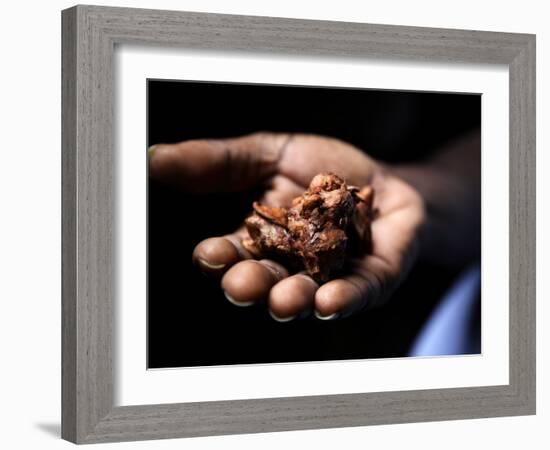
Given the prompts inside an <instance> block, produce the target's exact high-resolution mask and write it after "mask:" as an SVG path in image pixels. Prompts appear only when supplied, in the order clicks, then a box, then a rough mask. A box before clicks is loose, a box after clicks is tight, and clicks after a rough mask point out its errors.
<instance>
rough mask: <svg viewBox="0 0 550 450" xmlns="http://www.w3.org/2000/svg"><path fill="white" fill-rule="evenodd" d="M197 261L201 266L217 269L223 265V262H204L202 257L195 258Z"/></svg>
mask: <svg viewBox="0 0 550 450" xmlns="http://www.w3.org/2000/svg"><path fill="white" fill-rule="evenodd" d="M197 261H198V262H199V264H200V265H201V266H203V267H206V268H207V269H212V270H219V269H223V268H224V267H225V264H211V263H209V262H206V261H205V260H204V259H202V258H197Z"/></svg>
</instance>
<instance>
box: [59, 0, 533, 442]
mask: <svg viewBox="0 0 550 450" xmlns="http://www.w3.org/2000/svg"><path fill="white" fill-rule="evenodd" d="M62 31H63V43H62V53H63V56H62V81H63V88H62V106H63V112H62V120H63V130H62V131H63V136H62V146H63V156H62V174H63V185H62V196H63V198H62V205H63V218H62V227H63V230H62V232H63V247H62V257H63V263H62V267H63V280H62V327H63V330H62V410H63V411H62V437H63V438H64V439H67V440H69V441H72V442H75V443H95V442H110V441H127V440H141V439H160V438H176V437H189V436H208V435H220V434H233V433H258V432H272V431H283V430H299V429H316V428H328V427H330V428H333V427H348V426H362V425H370V424H388V423H403V422H420V421H431V420H451V419H466V418H480V417H495V416H511V415H526V414H534V413H535V36H534V35H528V34H511V33H495V32H484V31H465V30H450V29H435V28H418V27H408V26H390V25H371V24H360V23H342V22H329V21H309V20H296V19H281V18H270V17H248V16H233V15H220V14H204V13H189V12H176V11H157V10H145V9H128V8H111V7H98V6H75V7H73V8H70V9H67V10H65V11H63V13H62ZM120 43H139V44H155V45H157V46H165V47H183V48H192V49H199V50H200V49H216V50H240V51H244V52H246V51H255V52H265V53H267V54H282V55H289V54H293V55H319V56H339V57H354V58H366V57H376V58H382V57H383V58H392V59H408V60H411V59H412V60H424V61H438V62H467V63H482V64H505V65H507V66H508V68H509V86H510V91H509V95H510V97H509V101H510V118H509V126H510V130H509V133H510V161H509V167H510V192H509V196H510V197H509V202H510V203H509V207H510V208H509V211H510V223H509V229H510V241H509V243H510V279H509V293H510V298H509V302H510V303H509V318H510V321H509V362H510V366H509V384H507V385H501V386H484V387H468V388H450V389H428V390H415V391H401V392H377V393H361V394H342V395H320V396H304V397H284V398H270V399H249V400H232V401H213V402H194V403H173V404H161V405H136V406H116V407H115V406H114V402H113V398H114V396H113V379H114V373H113V362H112V358H113V350H112V347H113V346H112V343H113V313H114V309H113V300H114V288H113V285H114V262H113V253H112V247H113V240H114V236H113V229H114V227H113V217H114V213H113V208H114V196H113V186H114V181H113V177H114V171H113V160H114V155H113V149H114V145H113V141H114V139H113V118H114V117H113V96H114V92H113V52H114V47H115V44H120Z"/></svg>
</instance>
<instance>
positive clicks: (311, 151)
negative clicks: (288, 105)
mask: <svg viewBox="0 0 550 450" xmlns="http://www.w3.org/2000/svg"><path fill="white" fill-rule="evenodd" d="M149 170H150V175H151V176H152V177H154V178H156V179H159V180H164V181H167V182H171V183H174V184H177V185H179V186H181V187H182V188H183V189H185V190H187V191H191V192H214V191H237V192H239V191H244V190H247V189H252V188H257V187H258V186H263V187H264V188H265V189H264V193H263V195H262V197H261V198H260V199H259V200H260V201H261V202H262V203H265V204H268V205H270V206H285V207H288V206H290V203H291V201H292V199H293V198H295V197H297V196H299V195H301V194H302V193H303V192H304V190H305V189H306V188H307V186H308V185H309V183H310V181H311V179H312V178H313V177H314V176H315V175H316V174H318V173H321V172H333V173H335V174H337V175H338V176H340V177H341V178H343V179H345V181H346V182H347V183H348V184H352V185H356V186H364V185H367V184H370V185H372V186H373V187H374V190H375V192H376V195H375V199H374V208H375V210H377V215H376V218H375V220H374V221H373V223H372V251H371V253H369V254H366V255H363V256H361V257H358V258H354V259H350V260H349V261H348V262H347V264H346V267H345V274H344V275H342V276H341V277H340V278H337V279H333V280H330V281H328V282H327V283H325V284H323V285H321V286H319V285H318V284H317V283H316V282H315V281H314V280H313V279H312V278H310V277H309V276H308V275H307V274H305V273H297V274H289V272H288V270H287V268H285V267H283V266H282V265H281V264H279V263H277V262H275V261H272V260H267V259H263V260H254V259H253V258H252V255H251V254H250V253H249V252H247V250H246V249H245V248H244V247H243V246H242V239H243V238H244V237H246V230H245V229H244V227H241V228H240V229H239V230H236V231H234V232H232V233H229V234H227V235H225V236H220V237H212V238H209V239H206V240H204V241H202V242H200V243H199V244H198V245H197V246H196V248H195V250H194V252H193V259H194V261H195V262H196V264H198V265H199V267H201V269H202V270H203V271H205V272H208V273H211V274H212V275H218V276H221V287H222V289H223V290H224V292H225V295H226V297H227V298H228V299H229V300H230V301H231V302H232V303H234V304H236V305H240V306H248V305H252V304H255V303H258V302H264V301H267V305H268V308H269V311H270V313H271V315H272V316H273V317H274V318H275V319H276V320H279V321H288V320H291V319H294V318H296V317H304V316H307V315H309V314H310V313H312V312H314V313H315V315H316V316H317V317H318V318H320V319H334V318H337V317H346V316H348V315H350V314H353V313H355V312H358V311H360V310H362V309H365V308H366V307H372V306H375V305H380V304H382V303H383V302H384V301H386V300H387V299H388V298H389V296H390V294H391V292H392V291H393V290H394V289H395V288H396V287H397V286H398V285H399V283H400V282H401V281H402V280H403V278H404V277H405V276H406V275H407V273H408V272H409V270H410V267H411V265H412V263H413V262H414V261H415V258H416V255H417V250H418V245H419V236H420V231H421V229H422V226H423V225H424V222H425V213H424V206H423V201H422V198H421V197H420V195H419V194H418V193H417V191H416V190H415V189H413V188H412V187H411V186H410V185H409V184H407V183H406V182H404V181H403V180H401V179H400V178H398V177H396V176H394V175H392V174H391V170H389V169H388V168H386V167H384V166H383V165H382V164H380V163H379V162H376V161H374V160H373V159H371V158H369V157H368V156H366V155H365V154H364V153H362V152H361V151H359V150H358V149H356V148H355V147H353V146H351V145H349V144H347V143H344V142H342V141H339V140H336V139H332V138H327V137H321V136H314V135H288V134H270V133H256V134H253V135H248V136H244V137H239V138H232V139H224V140H195V141H186V142H181V143H179V144H169V145H168V144H162V145H157V146H154V147H153V148H152V149H151V150H150V156H149ZM243 220H244V218H243Z"/></svg>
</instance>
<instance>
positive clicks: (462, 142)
mask: <svg viewBox="0 0 550 450" xmlns="http://www.w3.org/2000/svg"><path fill="white" fill-rule="evenodd" d="M392 171H393V172H394V173H395V174H396V175H398V176H400V177H401V178H402V179H404V180H405V181H407V182H408V183H409V184H411V185H412V186H413V187H415V188H416V189H417V190H418V192H419V193H420V194H421V196H422V197H423V199H424V202H425V206H426V213H427V221H426V225H425V227H424V228H423V230H422V234H421V248H420V258H421V259H423V260H426V261H429V262H433V263H437V264H444V265H448V266H454V267H457V266H462V265H464V264H466V263H467V262H469V261H472V260H475V259H478V258H479V257H480V253H481V245H480V244H481V142H480V132H479V130H477V131H475V132H472V133H470V134H468V135H465V136H463V137H462V138H461V139H459V140H456V141H454V142H452V143H449V144H448V145H446V146H445V147H444V148H442V149H441V151H440V152H438V154H437V156H435V157H434V158H432V159H431V160H429V161H427V162H425V163H423V164H415V165H402V166H397V167H394V168H393V169H392Z"/></svg>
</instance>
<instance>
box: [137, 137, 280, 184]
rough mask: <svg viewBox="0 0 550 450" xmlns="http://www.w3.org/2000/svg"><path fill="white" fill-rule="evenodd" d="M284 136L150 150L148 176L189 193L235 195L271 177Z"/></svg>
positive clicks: (158, 147) (199, 143)
mask: <svg viewBox="0 0 550 450" xmlns="http://www.w3.org/2000/svg"><path fill="white" fill-rule="evenodd" d="M289 139H290V135H288V134H271V133H255V134H251V135H247V136H243V137H239V138H232V139H219V140H191V141H184V142H180V143H178V144H158V145H154V146H152V147H150V149H149V152H148V155H149V174H150V176H151V177H152V178H155V179H159V180H162V181H166V182H170V183H172V184H176V185H178V186H180V187H182V188H184V189H185V190H187V191H189V192H203V193H204V192H219V191H224V192H229V191H232V192H238V191H241V190H244V189H247V188H250V187H253V186H255V185H257V184H258V183H259V182H261V181H262V180H264V179H266V178H268V177H269V176H271V175H273V174H275V172H276V170H277V164H278V162H279V159H280V156H281V154H282V152H283V151H284V147H285V145H286V143H287V142H288V141H289Z"/></svg>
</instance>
